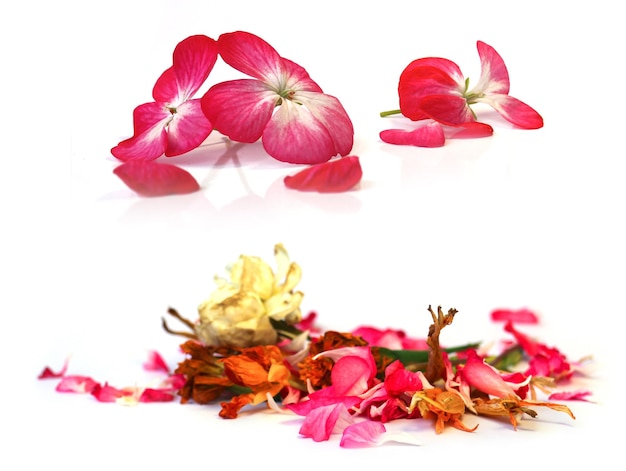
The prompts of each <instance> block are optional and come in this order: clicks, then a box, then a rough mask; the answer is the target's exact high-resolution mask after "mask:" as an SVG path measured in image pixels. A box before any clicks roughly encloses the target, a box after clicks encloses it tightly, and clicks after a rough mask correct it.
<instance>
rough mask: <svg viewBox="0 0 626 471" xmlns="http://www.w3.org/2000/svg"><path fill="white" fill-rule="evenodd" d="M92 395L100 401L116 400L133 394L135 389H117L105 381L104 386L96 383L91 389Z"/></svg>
mask: <svg viewBox="0 0 626 471" xmlns="http://www.w3.org/2000/svg"><path fill="white" fill-rule="evenodd" d="M91 395H92V396H93V397H95V398H96V400H98V402H116V401H117V400H118V399H121V398H124V397H128V396H132V395H133V391H129V390H123V389H117V388H114V387H113V386H109V385H108V384H107V383H105V384H104V386H102V385H100V384H96V385H95V387H94V388H93V389H92V391H91Z"/></svg>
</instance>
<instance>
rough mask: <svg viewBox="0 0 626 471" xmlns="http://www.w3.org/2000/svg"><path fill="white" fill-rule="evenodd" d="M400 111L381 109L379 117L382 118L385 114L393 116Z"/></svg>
mask: <svg viewBox="0 0 626 471" xmlns="http://www.w3.org/2000/svg"><path fill="white" fill-rule="evenodd" d="M400 113H402V111H401V110H389V111H381V113H380V117H381V118H384V117H385V116H393V115H394V114H400Z"/></svg>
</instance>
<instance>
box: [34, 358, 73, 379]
mask: <svg viewBox="0 0 626 471" xmlns="http://www.w3.org/2000/svg"><path fill="white" fill-rule="evenodd" d="M68 366H69V360H65V363H63V367H62V368H61V369H60V370H59V371H53V370H52V369H51V368H50V367H49V366H46V367H45V368H44V369H43V371H42V372H41V373H39V376H37V379H51V378H62V377H63V376H65V373H66V372H67V368H68Z"/></svg>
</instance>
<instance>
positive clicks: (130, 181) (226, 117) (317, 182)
mask: <svg viewBox="0 0 626 471" xmlns="http://www.w3.org/2000/svg"><path fill="white" fill-rule="evenodd" d="M218 57H221V58H222V60H223V61H224V62H225V63H226V64H228V65H229V66H231V67H232V68H233V69H235V70H237V71H239V72H242V73H244V74H246V75H248V76H249V77H250V78H245V79H236V80H229V81H225V82H221V83H217V84H215V85H213V86H212V87H210V88H209V90H208V91H207V92H206V93H205V94H204V95H203V96H202V97H196V94H197V93H198V91H199V90H200V88H201V87H202V86H203V85H204V83H205V81H206V80H207V78H208V77H209V74H210V73H211V71H212V69H213V67H214V65H215V63H216V61H217V59H218ZM152 97H153V99H154V101H152V102H149V103H144V104H141V105H139V106H137V107H136V108H135V110H134V112H133V128H134V132H133V135H132V137H130V138H128V139H126V140H123V141H122V142H120V143H119V144H118V145H116V146H115V147H114V148H113V149H112V150H111V153H112V154H113V156H115V157H116V158H117V159H119V160H120V161H122V162H124V163H123V164H121V165H119V166H118V167H116V168H115V170H114V173H115V174H116V175H117V176H118V177H120V178H121V179H122V180H123V181H124V183H126V184H127V185H128V186H129V187H130V188H131V189H132V190H134V191H135V192H137V193H138V194H140V195H144V196H161V195H168V194H183V193H190V192H194V191H197V190H199V185H198V183H197V181H196V180H195V178H194V177H193V176H192V175H191V174H190V173H189V172H187V171H186V170H184V169H182V168H180V167H178V166H175V165H172V164H171V163H162V162H161V161H159V159H160V158H161V157H162V156H165V157H176V156H179V155H182V154H185V153H187V152H190V151H192V150H194V149H196V148H198V147H199V146H201V145H202V144H203V143H204V142H205V140H206V139H207V137H208V136H209V135H210V134H211V133H212V132H213V131H214V130H216V131H218V132H220V133H221V134H223V135H224V136H226V137H228V138H229V139H231V140H233V141H237V142H244V143H251V142H256V141H258V140H261V142H262V144H263V148H264V149H265V151H266V152H267V153H268V154H269V155H270V156H271V157H273V158H275V159H277V160H279V161H282V162H287V163H291V164H304V165H308V166H309V167H307V168H306V169H305V170H304V172H305V173H304V175H294V176H290V177H288V181H286V182H285V183H286V185H287V187H288V188H293V189H298V190H303V191H319V192H336V191H347V190H349V189H351V188H353V187H354V186H356V185H357V184H358V182H359V181H360V179H361V174H362V172H361V166H360V162H359V159H358V158H357V157H354V156H352V158H348V159H344V158H345V156H347V155H348V154H349V153H350V151H351V150H352V145H353V136H354V130H353V126H352V122H351V120H350V118H349V117H348V114H347V113H346V111H345V109H344V108H343V106H342V105H341V103H340V102H339V100H338V99H337V98H335V97H334V96H331V95H328V94H325V93H324V92H323V91H322V89H321V88H320V87H319V85H317V83H315V82H314V81H313V80H312V79H311V78H310V77H309V75H308V73H307V71H306V70H305V69H304V68H302V67H301V66H299V65H298V64H296V63H295V62H292V61H291V60H289V59H286V58H284V57H281V56H280V55H279V54H278V52H277V51H276V50H275V49H274V48H273V47H272V46H270V45H269V44H268V43H267V42H265V41H264V40H263V39H261V38H259V37H257V36H255V35H253V34H251V33H247V32H243V31H237V32H233V33H227V34H222V35H221V36H220V37H219V38H218V40H217V41H216V40H214V39H211V38H209V37H207V36H203V35H196V36H191V37H189V38H187V39H185V40H183V41H181V42H180V43H179V44H178V45H177V46H176V48H175V49H174V54H173V62H172V66H171V67H170V68H168V69H167V70H166V71H165V72H163V74H162V75H161V76H160V77H159V78H158V80H157V81H156V84H155V85H154V88H153V90H152Z"/></svg>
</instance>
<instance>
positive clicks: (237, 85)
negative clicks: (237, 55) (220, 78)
mask: <svg viewBox="0 0 626 471" xmlns="http://www.w3.org/2000/svg"><path fill="white" fill-rule="evenodd" d="M278 99H279V96H278V95H277V94H276V93H275V92H273V91H271V90H268V89H267V87H266V86H265V85H264V84H263V83H262V82H259V81H258V80H251V79H241V80H231V81H228V82H222V83H218V84H217V85H214V86H213V87H211V88H210V89H209V91H208V92H207V93H205V95H204V96H203V97H202V100H201V104H202V111H203V112H204V114H205V116H206V117H207V118H208V119H209V121H210V122H211V124H212V125H213V126H214V127H215V129H217V130H218V131H219V132H220V133H222V134H224V135H225V136H228V137H229V138H230V139H232V140H234V141H238V142H255V141H257V140H258V139H259V138H260V137H261V135H262V134H263V131H264V130H265V127H266V126H267V123H268V122H269V120H270V119H271V117H272V112H273V111H274V107H275V106H276V101H277V100H278Z"/></svg>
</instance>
